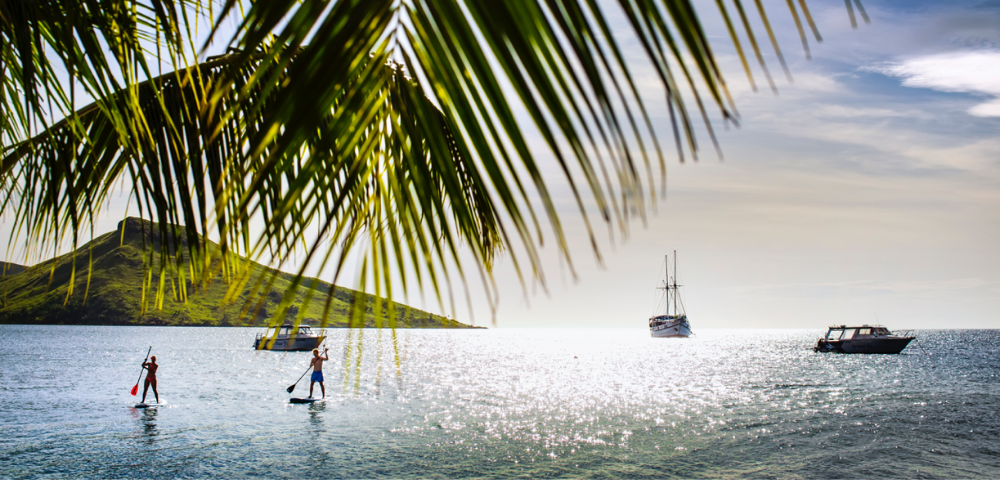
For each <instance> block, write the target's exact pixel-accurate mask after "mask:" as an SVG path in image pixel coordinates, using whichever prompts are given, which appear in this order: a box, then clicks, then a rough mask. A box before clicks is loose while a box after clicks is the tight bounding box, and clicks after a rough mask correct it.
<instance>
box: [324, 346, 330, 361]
mask: <svg viewBox="0 0 1000 480" xmlns="http://www.w3.org/2000/svg"><path fill="white" fill-rule="evenodd" d="M323 360H330V349H329V348H324V349H323Z"/></svg>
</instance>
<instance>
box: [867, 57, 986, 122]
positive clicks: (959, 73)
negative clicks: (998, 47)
mask: <svg viewBox="0 0 1000 480" xmlns="http://www.w3.org/2000/svg"><path fill="white" fill-rule="evenodd" d="M864 70H868V71H873V72H878V73H881V74H883V75H888V76H891V77H897V78H901V79H903V82H902V84H903V85H904V86H907V87H914V88H929V89H932V90H938V91H943V92H964V93H974V94H980V95H989V96H993V97H996V98H994V99H992V100H990V101H987V102H984V103H981V104H979V105H976V106H974V107H972V108H970V109H969V110H968V112H969V114H971V115H975V116H979V117H1000V52H997V51H986V50H981V51H965V52H952V53H945V54H937V55H928V56H924V57H917V58H911V59H909V60H904V61H902V62H889V63H883V64H879V65H873V66H870V67H865V68H864Z"/></svg>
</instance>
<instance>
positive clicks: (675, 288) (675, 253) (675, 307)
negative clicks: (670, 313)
mask: <svg viewBox="0 0 1000 480" xmlns="http://www.w3.org/2000/svg"><path fill="white" fill-rule="evenodd" d="M674 315H677V250H674Z"/></svg>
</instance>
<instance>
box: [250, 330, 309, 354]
mask: <svg viewBox="0 0 1000 480" xmlns="http://www.w3.org/2000/svg"><path fill="white" fill-rule="evenodd" d="M325 339H326V336H325V335H316V334H314V333H313V331H312V328H311V327H310V326H309V325H299V326H297V327H296V326H295V325H289V324H285V325H281V326H277V325H276V326H272V327H268V328H267V330H266V331H265V332H264V333H258V334H257V337H256V338H255V339H254V342H253V348H255V349H257V350H281V351H286V352H288V351H297V352H301V351H308V350H312V349H314V348H317V347H319V345H320V344H321V343H323V340H325Z"/></svg>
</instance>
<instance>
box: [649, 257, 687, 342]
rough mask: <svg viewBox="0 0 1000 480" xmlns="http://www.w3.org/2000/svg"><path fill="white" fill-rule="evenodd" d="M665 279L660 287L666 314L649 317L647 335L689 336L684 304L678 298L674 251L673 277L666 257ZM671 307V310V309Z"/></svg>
mask: <svg viewBox="0 0 1000 480" xmlns="http://www.w3.org/2000/svg"><path fill="white" fill-rule="evenodd" d="M665 259H666V273H667V279H666V281H665V282H664V284H663V286H662V287H657V289H658V290H663V292H664V294H665V298H666V304H667V308H666V312H664V313H663V314H660V315H653V316H652V317H649V335H650V336H652V337H658V338H660V337H680V338H686V337H689V336H691V324H690V323H688V319H687V313H685V312H684V302H682V301H681V298H680V287H681V286H680V285H678V284H677V250H674V264H673V265H674V275H673V277H671V276H670V256H669V255H668V256H666V257H665ZM671 306H672V307H673V309H671Z"/></svg>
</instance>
